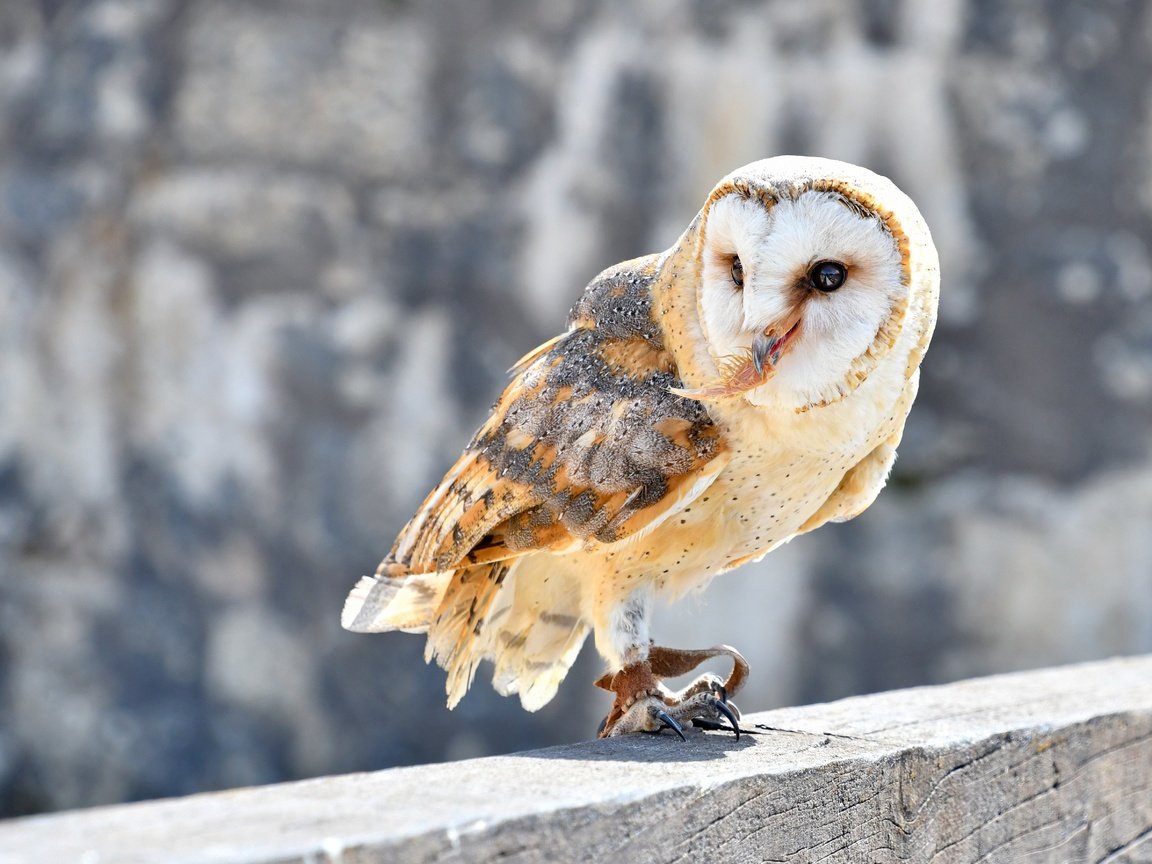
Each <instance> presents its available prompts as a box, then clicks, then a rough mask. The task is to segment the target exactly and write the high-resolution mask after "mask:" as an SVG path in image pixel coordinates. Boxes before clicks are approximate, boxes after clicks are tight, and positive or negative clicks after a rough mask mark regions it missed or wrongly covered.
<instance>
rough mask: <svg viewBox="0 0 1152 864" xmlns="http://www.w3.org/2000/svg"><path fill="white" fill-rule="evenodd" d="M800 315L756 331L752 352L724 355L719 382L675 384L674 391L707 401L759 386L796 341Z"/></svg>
mask: <svg viewBox="0 0 1152 864" xmlns="http://www.w3.org/2000/svg"><path fill="white" fill-rule="evenodd" d="M801 317H802V316H801V312H800V309H799V308H797V309H795V310H794V311H792V312H790V313H788V315H786V316H785V317H784V318H781V319H780V320H779V321H774V322H773V323H772V324H769V325H768V326H767V327H765V328H764V330H763V331H761V332H760V333H757V334H756V336H755V337H754V338H753V339H752V350H751V351H750V352H748V353H746V354H744V355H743V356H739V355H738V356H735V357H728V358H725V359H724V360H723V361H722V362H721V363H720V372H721V378H720V380H719V381H714V382H712V383H711V384H706V385H704V386H703V387H699V388H695V389H691V390H689V389H683V388H677V387H674V388H672V392H673V393H675V394H677V395H678V396H684V397H685V398H688V399H705V400H707V399H726V398H730V397H732V396H739V395H740V394H742V393H747V392H748V391H749V390H754V389H756V388H757V387H759V386H760V385H761V384H763V383H765V382H766V381H767V380H768V379H769V378H771V377H772V374H773V373H774V372H775V371H776V364H777V363H779V362H780V358H781V357H783V356H784V354H785V353H786V352H787V351H788V349H789V348H791V347H792V344H793V343H794V342H795V341H796V335H797V333H799V332H800V321H801Z"/></svg>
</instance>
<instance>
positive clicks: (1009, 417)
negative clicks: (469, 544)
mask: <svg viewBox="0 0 1152 864" xmlns="http://www.w3.org/2000/svg"><path fill="white" fill-rule="evenodd" d="M1150 71H1152V7H1149V6H1148V4H1145V3H1141V2H1139V0H1073V2H1065V0H1060V2H1057V0H1048V2H1041V0H1013V2H993V0H916V2H914V0H856V2H851V0H779V2H770V3H748V2H715V3H707V2H703V0H674V2H655V0H628V2H619V3H607V2H603V3H585V2H574V0H549V2H539V3H537V2H528V0H523V2H495V0H445V2H442V3H414V2H404V0H281V2H272V0H218V2H214V0H92V2H69V0H4V2H3V4H0V815H12V814H16V813H26V812H35V811H39V810H47V809H53V808H60V807H73V806H78V805H86V804H94V803H100V802H110V801H117V800H123V799H131V798H140V797H149V796H159V795H171V794H176V793H183V792H191V791H195V790H202V789H209V788H217V787H223V786H234V785H239V784H247V783H261V782H267V781H272V780H277V779H282V778H288V777H299V776H306V775H312V774H319V773H326V772H339V771H351V770H362V769H371V768H378V767H383V766H387V765H395V764H403V763H409V762H420V761H428V760H434V759H444V758H453V757H460V756H466V755H475V754H480V753H491V752H498V751H504V750H513V749H521V748H526V747H531V746H537V745H543V744H548V743H552V742H556V741H563V740H572V739H574V738H578V737H586V736H588V735H590V734H591V733H592V731H593V730H594V729H595V724H596V722H597V720H598V719H599V716H600V715H601V714H602V713H603V711H604V710H605V707H606V706H605V702H604V700H603V698H602V697H600V696H596V695H594V694H593V691H592V688H591V686H590V684H589V681H590V679H591V677H592V676H593V675H594V674H596V672H597V668H598V665H597V660H596V658H595V657H594V656H592V652H590V651H589V652H586V654H585V655H584V656H583V657H582V659H581V661H580V663H579V664H578V666H577V668H576V669H575V670H574V672H573V674H572V675H571V676H570V678H569V680H568V682H567V683H566V685H565V687H564V688H563V689H562V691H561V694H560V696H559V697H558V698H557V700H556V701H555V702H554V703H553V704H552V705H550V706H549V707H548V708H547V709H545V710H544V711H542V712H541V713H540V714H537V715H528V714H526V713H524V712H522V711H521V709H520V708H519V705H518V703H517V702H515V701H513V700H505V699H501V698H499V697H497V696H496V695H495V694H494V693H493V692H492V691H491V689H490V687H489V686H488V683H487V678H486V675H485V672H484V671H483V670H482V671H481V673H480V676H479V678H478V682H477V686H476V687H475V688H474V690H473V692H472V693H471V694H470V695H469V696H468V698H467V699H465V701H464V703H463V704H462V705H461V707H460V708H459V709H458V710H457V711H456V712H454V714H449V713H448V712H447V711H446V709H445V708H444V707H443V677H442V673H440V672H439V671H438V670H436V669H428V668H426V667H425V666H424V665H423V663H422V661H421V654H422V649H423V646H422V644H421V640H420V639H418V638H415V637H411V636H404V635H389V636H382V637H376V638H369V637H357V636H353V635H351V634H347V633H344V632H342V631H341V630H340V628H339V625H338V618H339V609H340V604H341V602H342V599H343V595H344V593H345V592H346V590H347V589H348V587H349V586H350V585H351V584H352V582H353V581H354V580H355V578H356V577H357V576H359V575H360V574H362V573H364V572H369V571H370V570H371V569H372V568H373V567H374V566H375V564H376V562H377V560H378V559H379V558H380V557H381V555H382V554H383V553H384V552H385V551H386V550H387V548H388V547H389V545H390V544H391V541H392V539H393V537H394V535H395V533H396V531H397V530H398V529H399V527H400V526H401V525H402V523H403V522H404V520H405V519H406V518H407V517H408V516H409V515H410V514H411V512H412V511H413V510H414V508H415V506H416V505H417V504H418V502H419V500H420V499H421V497H422V496H423V494H424V493H425V492H426V491H427V489H428V488H429V487H430V485H431V484H432V483H433V482H434V481H436V480H437V479H438V478H439V476H440V474H441V472H442V471H443V470H444V469H445V468H446V467H447V466H448V465H449V464H450V462H451V461H452V459H453V458H454V456H455V455H456V453H457V452H458V451H459V449H460V448H461V447H462V446H463V445H464V443H465V442H466V440H467V439H468V437H469V435H470V433H471V431H472V430H473V429H474V428H475V426H476V425H477V424H478V423H479V422H480V421H481V419H482V418H483V416H484V414H485V412H486V410H487V406H488V405H489V404H490V402H491V401H492V399H493V398H494V396H495V395H496V393H497V392H498V390H499V388H500V386H501V383H502V382H503V381H504V380H505V378H504V370H505V369H506V368H507V367H508V366H509V365H510V364H511V363H512V361H514V360H515V359H516V358H517V357H519V356H520V355H521V354H522V353H524V352H525V351H526V350H527V349H528V348H530V347H532V346H534V345H535V344H537V343H538V342H539V341H542V340H543V339H545V338H547V337H549V336H551V335H552V334H554V333H556V332H557V331H558V330H559V328H561V326H562V323H563V319H564V315H565V312H566V310H567V309H568V307H569V306H570V305H571V304H572V302H573V301H574V300H575V298H576V297H577V295H578V293H579V291H580V290H581V288H582V286H583V285H584V284H585V283H586V282H587V281H588V279H590V278H591V277H592V276H593V275H595V273H597V272H598V271H599V270H600V269H602V268H603V267H605V266H607V265H609V264H611V263H614V262H616V261H618V260H621V259H624V258H628V257H633V256H635V255H638V254H642V253H645V252H649V251H653V250H656V249H660V248H664V247H666V246H668V245H669V244H670V243H671V242H673V241H674V239H675V238H676V236H677V234H678V233H679V232H680V230H682V228H683V227H684V226H685V225H686V224H687V223H688V221H689V220H690V219H691V218H692V216H693V215H694V213H695V212H696V210H697V209H698V208H699V206H700V204H701V203H702V202H703V199H704V197H705V195H706V194H707V192H708V190H709V189H710V188H711V186H712V185H713V183H714V182H715V181H716V180H717V179H718V178H719V177H721V176H722V175H723V174H725V173H726V172H727V171H729V170H730V169H732V168H734V167H736V166H738V165H740V164H743V163H745V162H748V161H751V160H753V159H756V158H759V157H762V156H766V155H771V154H776V153H782V152H801V153H809V154H820V155H828V156H833V157H837V158H842V159H848V160H851V161H856V162H861V163H863V164H866V165H868V166H870V167H872V168H874V169H876V170H878V171H880V172H882V173H886V174H889V175H890V176H891V177H892V178H893V179H894V180H896V182H897V183H898V184H899V185H901V186H902V187H903V188H904V189H905V190H906V191H908V192H909V193H910V194H911V195H912V196H913V198H915V199H916V200H917V201H918V202H919V204H920V206H921V209H922V210H923V211H924V213H925V215H926V217H927V219H928V221H929V223H930V225H931V226H932V229H933V232H934V234H935V237H936V240H937V243H938V246H939V248H940V252H941V256H942V261H943V272H944V289H943V291H944V294H943V308H942V310H941V323H940V327H939V330H938V332H937V338H936V342H935V344H934V345H933V348H932V350H931V352H930V353H929V355H928V358H927V362H926V364H925V368H924V382H923V386H922V390H921V398H920V401H919V404H918V405H917V406H916V409H915V410H914V411H913V414H912V418H911V420H910V422H909V426H908V431H907V436H906V439H905V445H904V447H903V448H902V458H901V460H900V461H899V463H898V464H897V468H896V473H895V475H894V478H893V481H892V483H891V485H890V488H889V490H888V491H887V492H886V493H885V494H884V495H883V496H881V500H880V502H879V503H878V504H877V505H876V506H875V507H873V508H872V509H871V510H870V511H869V512H868V513H867V514H866V515H865V516H863V517H861V518H860V519H858V520H857V521H855V522H853V523H850V524H848V525H844V526H837V527H829V528H825V529H824V530H821V531H820V532H817V533H816V534H815V535H811V536H808V537H805V538H802V539H801V540H798V541H796V542H795V543H793V544H791V545H789V546H787V547H785V548H784V549H782V550H780V551H779V552H777V553H775V554H773V555H772V556H769V558H768V559H767V560H766V561H764V562H763V563H762V564H761V565H758V566H756V567H749V568H747V569H745V570H743V571H740V572H738V573H735V574H731V575H729V576H726V577H724V579H722V580H720V581H719V582H718V583H717V584H715V585H713V586H712V588H711V590H709V591H708V592H707V593H706V594H704V595H703V597H701V598H699V599H694V600H689V601H687V602H685V603H683V604H681V605H680V606H678V607H677V608H675V609H674V610H669V611H668V612H667V613H666V614H665V615H664V616H663V617H662V618H661V619H659V620H658V621H657V624H656V633H657V635H658V636H659V637H660V638H661V639H662V641H665V642H667V643H671V644H682V645H693V644H711V643H713V642H716V641H731V642H734V643H736V644H738V645H740V646H741V647H742V648H743V649H744V650H745V651H746V653H747V654H748V656H749V658H750V659H751V661H752V662H753V669H754V673H755V681H754V683H753V685H752V686H751V687H750V688H749V693H748V694H747V695H746V696H745V698H744V700H743V701H744V703H745V704H746V705H747V706H749V707H756V708H765V707H769V706H770V705H774V704H780V703H787V702H801V701H811V700H819V699H828V698H834V697H837V696H841V695H844V694H848V693H854V692H860V691H865V690H872V689H881V688H889V687H894V686H900V685H908V684H918V683H929V682H936V681H943V680H948V679H954V678H959V677H963V676H969V675H975V674H979V673H985V672H992V671H998V670H1007V669H1015V668H1021V667H1028V666H1036V665H1041V664H1051V663H1063V662H1068V661H1074V660H1082V659H1088V658H1095V657H1102V656H1107V655H1110V654H1116V653H1134V652H1142V651H1150V650H1152V266H1150V254H1152V253H1150V250H1149V245H1148V243H1149V239H1148V238H1149V237H1152V231H1150V228H1152V224H1150V223H1152V160H1150V154H1152V86H1150V78H1149V73H1150Z"/></svg>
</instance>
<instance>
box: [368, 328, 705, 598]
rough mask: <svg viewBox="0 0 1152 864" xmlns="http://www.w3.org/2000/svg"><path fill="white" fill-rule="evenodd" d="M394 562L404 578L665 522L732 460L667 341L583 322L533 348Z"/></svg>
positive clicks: (608, 539)
mask: <svg viewBox="0 0 1152 864" xmlns="http://www.w3.org/2000/svg"><path fill="white" fill-rule="evenodd" d="M515 368H516V369H517V370H518V372H517V374H516V376H515V378H514V379H513V380H512V382H511V384H510V385H509V386H508V388H507V389H506V390H505V391H504V393H503V395H502V396H501V397H500V399H499V401H498V402H497V403H496V405H495V406H494V408H493V411H492V415H491V416H490V417H489V419H488V421H487V422H486V423H485V424H484V426H483V427H482V428H481V429H480V431H479V432H478V433H477V435H476V437H475V438H474V439H473V441H472V443H471V444H470V445H469V446H468V448H467V449H466V450H465V452H464V454H463V455H462V456H461V457H460V459H459V460H458V461H457V462H456V464H455V465H454V466H453V467H452V468H451V469H450V470H449V472H448V474H447V475H446V476H445V477H444V479H443V480H442V481H441V482H440V484H439V485H438V486H437V487H436V489H434V490H433V491H432V493H431V494H430V495H429V496H428V498H427V499H426V500H425V501H424V503H423V505H422V506H421V507H420V510H419V511H418V512H417V514H416V516H415V517H413V519H412V520H411V521H410V522H409V523H408V525H407V526H406V527H405V528H404V530H403V532H401V534H400V537H399V538H398V539H397V541H396V544H395V546H394V547H393V549H392V552H391V554H390V555H389V556H388V558H386V559H385V560H384V561H383V562H382V563H381V565H380V568H379V570H378V571H377V572H378V574H379V575H381V576H383V575H387V576H390V577H392V578H396V577H402V576H406V575H411V574H419V573H435V572H443V571H446V570H452V569H455V568H458V567H463V566H470V565H475V564H481V563H488V562H493V561H499V560H502V559H506V558H511V557H515V556H518V555H522V554H524V553H527V552H531V551H535V550H542V549H546V550H550V551H552V552H556V553H562V552H565V551H570V550H573V549H576V548H578V547H579V546H581V545H582V544H589V543H593V544H594V543H612V542H615V541H617V540H620V539H622V538H624V537H627V536H629V535H632V534H635V533H637V532H642V531H645V530H651V529H652V528H654V527H656V525H658V524H660V522H662V521H663V520H664V519H666V518H667V517H668V516H670V515H671V514H672V513H674V512H676V511H678V510H679V509H680V508H682V507H684V506H687V504H689V503H690V502H691V500H693V499H694V498H695V497H696V496H698V495H699V494H700V493H701V492H703V491H704V489H706V488H707V487H708V485H709V484H710V483H711V482H712V480H713V479H714V478H715V477H716V475H717V474H718V473H719V472H720V470H721V469H722V468H723V466H724V464H725V463H726V462H727V455H726V453H725V452H724V448H723V445H722V441H721V438H720V432H719V430H718V429H717V428H716V426H715V425H714V424H713V423H712V421H711V418H710V417H709V416H708V414H707V411H706V410H705V409H704V407H703V406H702V405H701V404H700V403H699V402H695V401H692V400H689V399H683V398H681V397H678V396H675V395H673V394H672V393H671V392H669V388H671V387H673V386H676V385H677V383H678V381H677V378H676V375H675V372H674V368H673V364H672V360H671V357H670V355H668V354H667V352H666V351H665V350H664V349H663V347H662V345H661V343H660V342H659V341H657V340H653V339H651V338H645V337H644V336H643V335H640V334H637V333H626V332H625V333H620V332H617V333H611V332H609V333H604V332H602V331H601V330H600V329H598V328H596V327H592V326H585V327H580V326H577V327H576V328H575V329H573V330H571V331H569V332H568V333H567V334H565V335H564V336H563V337H560V338H558V339H556V340H553V341H552V342H550V343H547V344H546V345H544V346H542V347H541V348H540V349H538V350H537V351H536V352H532V353H530V354H529V355H527V356H526V358H525V359H524V360H523V361H521V363H520V364H518V365H517V367H515Z"/></svg>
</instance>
